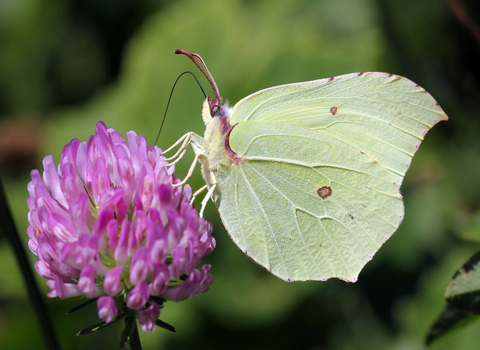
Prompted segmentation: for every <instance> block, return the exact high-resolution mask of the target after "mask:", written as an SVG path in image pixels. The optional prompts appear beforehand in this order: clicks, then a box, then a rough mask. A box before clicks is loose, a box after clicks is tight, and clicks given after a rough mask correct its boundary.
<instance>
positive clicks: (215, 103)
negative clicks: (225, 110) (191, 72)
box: [174, 50, 222, 117]
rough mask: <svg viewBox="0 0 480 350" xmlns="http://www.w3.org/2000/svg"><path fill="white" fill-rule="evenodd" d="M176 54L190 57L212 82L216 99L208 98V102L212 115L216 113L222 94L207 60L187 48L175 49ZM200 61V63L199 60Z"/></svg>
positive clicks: (220, 103)
mask: <svg viewBox="0 0 480 350" xmlns="http://www.w3.org/2000/svg"><path fill="white" fill-rule="evenodd" d="M174 52H175V54H177V55H185V56H187V57H188V58H190V59H191V60H192V61H193V63H195V65H196V66H197V67H198V69H200V71H201V72H202V74H203V75H204V76H205V78H207V80H208V82H209V83H210V86H211V87H212V89H213V92H214V93H215V100H213V102H211V101H210V99H209V100H208V103H209V105H210V114H211V115H212V117H213V116H214V115H215V113H216V112H217V111H218V110H219V109H220V108H221V106H222V96H221V95H220V91H219V90H218V86H217V83H216V82H215V79H213V77H212V74H210V71H209V70H208V68H207V65H206V64H205V61H204V60H203V59H202V57H200V55H198V54H196V53H190V52H188V51H185V50H175V51H174ZM197 60H198V61H200V63H198V62H197Z"/></svg>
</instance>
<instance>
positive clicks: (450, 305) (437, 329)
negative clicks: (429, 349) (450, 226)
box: [426, 251, 480, 345]
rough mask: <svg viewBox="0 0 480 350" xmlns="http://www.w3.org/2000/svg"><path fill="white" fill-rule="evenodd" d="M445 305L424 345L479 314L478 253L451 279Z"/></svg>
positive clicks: (479, 279)
mask: <svg viewBox="0 0 480 350" xmlns="http://www.w3.org/2000/svg"><path fill="white" fill-rule="evenodd" d="M445 299H446V300H447V305H446V306H445V307H444V309H443V310H442V312H441V313H440V315H439V316H438V318H437V320H436V321H435V323H434V324H433V325H432V327H431V328H430V330H429V332H428V334H427V338H426V343H427V345H429V344H431V343H432V341H434V340H435V339H437V338H439V337H441V336H443V335H445V334H446V333H447V332H450V331H452V330H454V329H459V328H462V327H463V326H465V325H466V324H467V323H470V321H473V320H475V319H477V317H475V315H478V314H480V251H478V252H477V253H475V254H474V255H473V256H472V257H471V258H470V259H469V260H468V261H467V262H466V263H465V264H464V265H463V266H462V267H461V268H460V269H459V270H458V271H457V272H456V273H455V275H454V276H453V277H452V279H451V281H450V282H449V284H448V286H447V289H446V291H445Z"/></svg>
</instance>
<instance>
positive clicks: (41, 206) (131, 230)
mask: <svg viewBox="0 0 480 350" xmlns="http://www.w3.org/2000/svg"><path fill="white" fill-rule="evenodd" d="M127 138H128V143H127V142H125V140H124V139H123V137H122V136H121V135H120V134H119V133H118V132H116V131H115V130H113V129H107V127H106V126H105V124H104V123H103V122H99V123H98V124H97V126H96V128H95V135H92V136H90V138H89V140H88V142H82V143H80V141H78V140H76V139H74V140H72V141H71V142H70V143H69V144H67V145H66V146H65V147H64V149H63V152H62V156H61V159H60V163H59V165H58V169H57V168H55V165H54V162H53V158H52V156H47V157H45V158H44V160H43V166H44V169H45V170H44V173H43V181H42V177H41V176H40V172H39V171H38V170H33V171H32V172H31V176H32V181H31V182H30V183H29V184H28V191H29V194H30V197H29V198H28V200H27V204H28V208H29V210H30V212H29V214H28V220H29V222H30V225H29V226H28V228H27V234H28V236H29V238H30V240H29V247H30V250H31V251H32V252H33V253H34V254H35V255H37V256H38V258H39V261H37V262H36V263H35V268H36V270H37V272H38V274H39V275H40V276H42V277H44V278H46V279H47V280H48V281H47V285H48V286H49V287H50V288H51V291H50V292H49V293H48V296H49V297H56V296H58V297H60V298H68V297H72V296H78V295H84V296H85V297H87V298H95V297H99V299H98V303H97V306H98V313H99V317H100V318H101V319H103V320H104V321H105V322H106V323H109V322H112V321H114V320H115V319H116V317H117V314H118V312H119V311H121V310H123V309H124V308H128V309H131V310H132V312H134V313H135V314H136V315H137V317H138V319H139V321H140V323H141V324H142V329H143V330H144V332H146V331H147V330H151V331H153V330H154V329H155V321H156V320H157V319H158V317H159V315H160V307H161V306H162V305H159V304H162V303H163V301H166V300H173V301H180V300H185V299H188V298H191V297H192V296H194V295H196V294H199V293H204V292H206V291H207V290H208V288H209V286H210V284H211V283H212V282H213V278H212V276H211V275H210V274H208V273H207V272H208V270H209V269H210V265H203V267H202V268H201V269H200V270H196V269H195V267H196V266H198V265H199V264H200V262H201V259H202V258H203V257H204V256H205V255H207V254H208V253H210V252H211V251H212V250H213V249H214V247H215V240H214V238H213V237H212V236H211V232H212V226H211V224H210V223H209V222H207V221H205V220H204V219H202V218H200V217H199V216H198V213H197V212H196V210H195V208H194V207H193V206H192V205H191V204H190V200H191V197H192V191H191V188H190V187H189V186H188V185H186V186H185V187H182V186H178V185H177V186H175V184H178V183H179V182H180V180H179V179H176V178H175V177H174V176H173V173H174V171H175V169H174V166H171V167H168V166H167V162H166V160H165V158H164V157H163V156H162V152H161V150H160V149H159V148H158V147H156V146H155V147H152V146H147V143H146V141H145V138H144V137H143V136H138V135H136V134H135V133H134V132H133V131H130V132H128V133H127ZM182 280H184V282H183V283H180V282H182Z"/></svg>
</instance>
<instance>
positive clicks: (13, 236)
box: [0, 178, 60, 350]
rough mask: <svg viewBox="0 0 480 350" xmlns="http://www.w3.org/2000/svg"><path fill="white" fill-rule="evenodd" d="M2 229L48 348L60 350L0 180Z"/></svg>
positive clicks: (0, 223) (0, 221) (0, 220)
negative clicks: (12, 251) (11, 249)
mask: <svg viewBox="0 0 480 350" xmlns="http://www.w3.org/2000/svg"><path fill="white" fill-rule="evenodd" d="M0 227H1V230H2V231H3V232H5V234H6V236H7V238H8V240H9V241H10V244H11V245H12V248H13V250H14V251H15V255H16V257H17V261H18V265H19V266H20V270H21V271H22V275H23V279H24V281H25V284H26V286H27V292H28V296H29V299H30V302H31V303H32V305H33V308H34V309H35V312H36V314H37V319H38V322H39V323H40V327H41V329H42V334H43V337H44V340H45V343H46V346H47V349H50V350H60V346H59V344H58V341H57V338H56V337H55V333H54V330H53V326H52V323H51V321H50V317H49V315H48V312H47V308H46V307H45V303H44V301H43V299H42V296H41V294H40V291H39V289H38V286H37V283H36V281H35V276H34V275H33V272H32V269H31V267H30V264H29V260H28V257H27V254H26V252H25V249H24V248H23V245H22V242H21V241H20V237H19V236H18V231H17V229H16V227H15V223H14V222H13V217H12V213H11V212H10V208H9V206H8V204H7V197H6V195H5V192H4V190H3V184H2V181H1V178H0Z"/></svg>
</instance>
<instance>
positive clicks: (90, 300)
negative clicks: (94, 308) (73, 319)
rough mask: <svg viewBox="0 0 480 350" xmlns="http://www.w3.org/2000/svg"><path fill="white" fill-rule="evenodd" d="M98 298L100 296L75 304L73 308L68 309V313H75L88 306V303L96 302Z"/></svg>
mask: <svg viewBox="0 0 480 350" xmlns="http://www.w3.org/2000/svg"><path fill="white" fill-rule="evenodd" d="M97 300H98V298H93V299H88V300H87V301H85V302H84V303H81V304H79V305H77V306H74V307H72V308H71V309H68V310H67V315H68V314H71V313H74V312H76V311H78V310H81V309H83V308H84V307H87V306H88V305H90V304H92V303H93V302H96V301H97Z"/></svg>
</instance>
